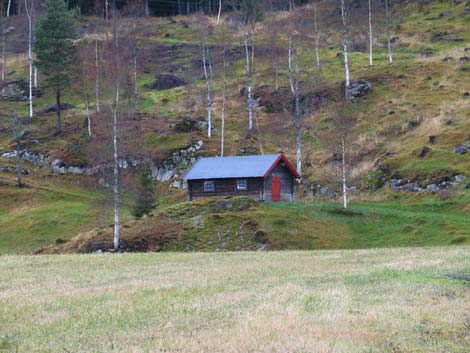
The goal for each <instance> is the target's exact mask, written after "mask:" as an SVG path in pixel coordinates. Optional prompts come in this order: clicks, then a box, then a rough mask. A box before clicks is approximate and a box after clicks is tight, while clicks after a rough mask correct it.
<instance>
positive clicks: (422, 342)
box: [0, 246, 470, 353]
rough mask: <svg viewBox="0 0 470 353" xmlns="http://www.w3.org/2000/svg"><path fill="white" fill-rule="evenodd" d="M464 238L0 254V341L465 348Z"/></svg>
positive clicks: (42, 348)
mask: <svg viewBox="0 0 470 353" xmlns="http://www.w3.org/2000/svg"><path fill="white" fill-rule="evenodd" d="M469 280H470V248H469V247H466V246H465V247H446V248H430V249H426V248H408V249H382V250H347V251H310V252H307V251H305V252H292V251H285V252H248V253H246V252H241V253H240V252H239V253H210V254H208V253H194V254H182V253H179V254H178V253H160V254H156V253H150V254H120V255H113V254H102V255H61V256H57V255H53V256H1V257H0V351H1V352H41V353H45V352H380V353H383V352H423V353H424V352H462V353H463V352H467V351H468V347H469V345H470V336H469V320H470V315H469V313H470V291H469Z"/></svg>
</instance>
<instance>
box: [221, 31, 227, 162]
mask: <svg viewBox="0 0 470 353" xmlns="http://www.w3.org/2000/svg"><path fill="white" fill-rule="evenodd" d="M222 31H223V32H222V46H223V52H222V103H221V112H220V119H221V127H220V156H221V157H223V156H224V149H225V104H226V101H225V100H226V97H225V96H226V92H227V55H226V54H227V36H226V32H227V28H226V25H225V24H224V25H223V28H222Z"/></svg>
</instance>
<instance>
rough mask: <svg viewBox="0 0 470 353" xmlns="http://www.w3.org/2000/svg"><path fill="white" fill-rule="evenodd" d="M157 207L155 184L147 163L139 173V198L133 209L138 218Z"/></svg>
mask: <svg viewBox="0 0 470 353" xmlns="http://www.w3.org/2000/svg"><path fill="white" fill-rule="evenodd" d="M154 208H155V186H154V184H153V180H152V171H151V170H150V166H148V165H145V166H144V167H143V168H142V169H141V171H140V173H139V184H138V191H137V200H136V203H135V205H134V209H133V210H132V214H133V215H134V217H136V218H141V217H142V216H143V215H145V214H149V213H150V212H151V211H152V210H153V209H154Z"/></svg>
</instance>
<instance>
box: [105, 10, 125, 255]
mask: <svg viewBox="0 0 470 353" xmlns="http://www.w3.org/2000/svg"><path fill="white" fill-rule="evenodd" d="M117 26H118V19H117V10H116V6H113V37H112V43H108V44H109V45H110V48H109V54H110V55H111V56H110V57H109V58H108V64H109V65H112V66H111V67H110V79H111V81H112V82H111V83H112V89H113V91H114V94H113V96H114V98H113V99H112V100H111V102H110V110H111V113H112V127H113V132H112V135H113V200H114V207H113V208H114V231H113V246H114V250H118V249H119V245H120V231H119V222H120V200H119V190H120V185H119V149H118V147H119V145H118V143H119V140H118V129H119V126H118V113H119V103H120V102H119V99H120V96H119V89H120V86H121V80H122V77H121V76H122V72H121V70H122V68H123V67H124V65H123V63H122V60H121V57H120V50H121V48H120V46H119V38H118V28H117Z"/></svg>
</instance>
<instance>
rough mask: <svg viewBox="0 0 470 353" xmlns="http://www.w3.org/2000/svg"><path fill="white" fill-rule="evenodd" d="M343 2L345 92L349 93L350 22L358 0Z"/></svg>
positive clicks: (343, 0) (341, 1)
mask: <svg viewBox="0 0 470 353" xmlns="http://www.w3.org/2000/svg"><path fill="white" fill-rule="evenodd" d="M340 3H341V22H342V24H343V61H344V76H345V82H346V86H345V90H346V91H345V94H346V96H347V95H348V94H349V93H348V92H349V88H350V86H351V75H350V71H349V24H350V21H349V20H350V15H351V11H352V8H353V6H354V5H355V4H356V0H340Z"/></svg>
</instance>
